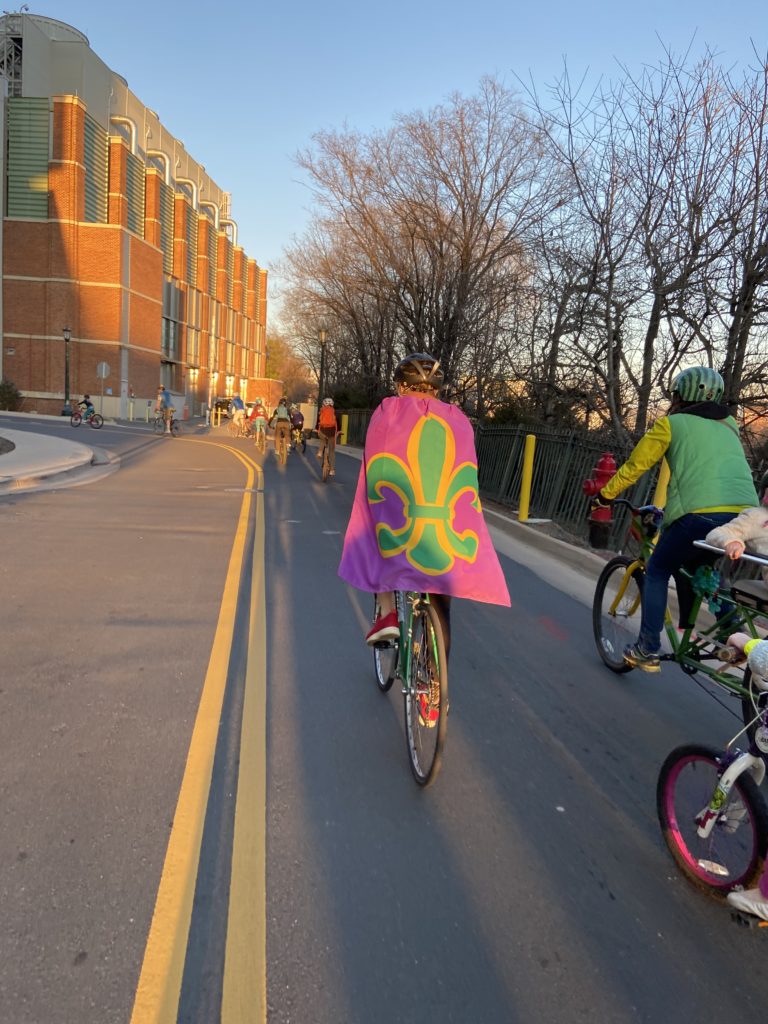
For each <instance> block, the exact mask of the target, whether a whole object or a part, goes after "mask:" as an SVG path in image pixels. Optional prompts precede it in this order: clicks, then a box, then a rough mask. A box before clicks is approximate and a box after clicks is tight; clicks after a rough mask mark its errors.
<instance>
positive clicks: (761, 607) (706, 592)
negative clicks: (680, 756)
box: [592, 498, 768, 740]
mask: <svg viewBox="0 0 768 1024" xmlns="http://www.w3.org/2000/svg"><path fill="white" fill-rule="evenodd" d="M614 506H625V507H626V508H628V509H629V511H630V515H631V523H630V527H629V536H630V537H631V538H633V539H634V540H635V541H636V542H637V543H638V544H639V551H638V553H637V555H635V556H634V557H633V556H631V555H628V554H618V555H616V556H615V557H614V558H612V559H611V560H610V561H609V562H607V563H606V565H605V567H604V568H603V570H602V572H601V573H600V576H599V577H598V580H597V584H596V586H595V596H594V600H593V604H592V628H593V633H594V638H595V643H596V645H597V650H598V653H599V655H600V657H601V658H602V660H603V662H604V663H605V664H606V665H607V666H608V668H610V669H611V670H612V671H613V672H616V673H625V672H629V671H631V670H632V666H631V665H629V664H627V662H625V661H624V655H623V652H624V648H625V647H626V646H627V644H629V643H632V642H633V641H634V640H636V638H637V636H638V633H639V630H640V614H641V611H642V598H643V582H644V575H645V566H646V563H647V561H648V558H649V557H650V555H651V553H652V551H653V547H654V542H655V538H656V535H657V533H658V530H659V527H660V525H661V519H662V515H663V513H662V511H661V509H658V508H656V507H655V506H654V505H645V506H642V507H640V508H636V507H635V506H634V505H633V504H632V503H631V502H629V501H627V500H626V499H624V498H617V499H616V501H615V502H614ZM694 546H695V547H696V548H698V549H700V550H701V554H702V562H703V563H705V564H702V565H699V566H698V567H696V568H693V567H692V568H690V569H683V570H682V575H683V576H685V577H687V578H688V580H689V581H690V584H691V587H692V589H693V607H692V610H691V614H690V617H689V622H688V623H687V624H686V625H684V626H682V627H681V628H676V627H675V625H674V623H673V619H672V615H671V613H670V610H669V607H668V608H667V612H666V616H665V622H664V629H665V632H666V636H667V639H668V641H669V646H670V651H668V652H663V651H662V652H661V653H660V655H659V658H660V660H661V661H662V662H664V661H674V662H676V663H677V664H678V665H679V666H680V668H681V669H682V670H683V672H685V673H687V674H688V675H690V676H697V675H700V676H702V677H704V678H706V679H707V680H709V681H710V682H711V683H714V684H715V686H716V687H717V688H719V689H720V690H723V691H725V692H726V693H727V694H728V695H729V696H731V697H733V698H735V699H736V700H737V701H738V702H739V704H740V714H741V719H742V721H743V724H744V726H745V728H746V729H747V731H748V733H749V734H750V740H751V739H752V735H753V733H754V730H755V728H756V727H757V724H758V719H759V717H760V715H761V714H764V713H765V708H764V702H765V695H764V693H763V691H762V690H760V689H759V688H758V687H756V685H755V684H754V681H753V679H752V673H751V670H750V668H749V666H748V665H747V667H746V668H745V669H742V668H741V667H740V665H738V664H729V660H730V658H731V657H732V653H733V652H731V650H730V649H729V648H728V646H727V644H726V639H727V637H728V635H729V634H730V633H733V632H736V631H737V630H740V631H742V632H745V633H748V634H749V635H750V636H752V637H758V636H759V635H760V634H759V632H758V624H759V623H760V620H761V619H762V620H763V628H764V629H765V628H768V585H767V584H766V583H764V582H763V581H762V580H750V579H738V580H734V579H730V574H729V570H730V568H731V564H732V563H730V560H729V559H727V558H725V557H724V552H723V551H722V550H721V549H720V548H714V547H712V546H711V545H709V544H706V543H705V542H704V541H695V542H694ZM718 558H722V559H723V564H724V568H723V570H722V571H721V572H718V571H717V570H716V569H715V568H714V566H713V564H712V563H713V562H716V561H717V559H718ZM741 561H748V562H755V563H758V564H760V565H768V562H767V561H766V560H764V559H761V558H758V557H757V556H755V555H749V554H744V555H742V558H741ZM707 607H709V609H711V610H713V611H714V610H716V611H717V618H714V617H712V616H710V617H709V618H707V617H706V616H705V615H703V614H701V613H702V611H703V609H704V608H707Z"/></svg>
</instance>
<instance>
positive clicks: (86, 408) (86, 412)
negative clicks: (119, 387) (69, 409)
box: [77, 395, 96, 420]
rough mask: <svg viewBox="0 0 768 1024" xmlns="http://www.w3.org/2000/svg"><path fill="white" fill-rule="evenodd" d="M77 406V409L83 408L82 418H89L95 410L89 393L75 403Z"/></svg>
mask: <svg viewBox="0 0 768 1024" xmlns="http://www.w3.org/2000/svg"><path fill="white" fill-rule="evenodd" d="M77 407H78V409H82V410H83V419H84V420H89V419H90V418H91V416H93V414H94V413H95V412H96V410H95V409H94V407H93V402H92V401H91V396H90V395H83V400H82V402H78V403H77Z"/></svg>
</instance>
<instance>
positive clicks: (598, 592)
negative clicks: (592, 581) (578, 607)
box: [592, 555, 644, 673]
mask: <svg viewBox="0 0 768 1024" xmlns="http://www.w3.org/2000/svg"><path fill="white" fill-rule="evenodd" d="M633 562H634V559H632V558H629V557H627V555H617V556H616V558H612V559H611V560H610V562H608V563H607V564H606V566H605V568H604V569H603V571H602V572H601V573H600V576H599V577H598V580H597V584H596V586H595V596H594V599H593V602H592V630H593V632H594V636H595V644H596V645H597V653H598V654H599V655H600V657H601V658H602V659H603V661H604V662H605V664H606V665H607V666H608V668H609V669H611V670H612V671H613V672H620V673H621V672H629V671H630V670H631V668H632V666H631V665H628V664H627V663H626V662H625V661H624V654H623V652H624V648H625V647H626V646H627V644H630V643H632V642H633V641H634V640H636V639H637V636H638V633H639V632H640V613H641V611H642V596H643V581H644V574H643V570H642V568H641V567H640V566H637V567H636V568H635V569H634V570H633V571H632V572H631V573H628V572H627V570H628V569H629V567H630V566H631V565H632V563H633Z"/></svg>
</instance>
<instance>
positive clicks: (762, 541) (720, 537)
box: [704, 496, 768, 583]
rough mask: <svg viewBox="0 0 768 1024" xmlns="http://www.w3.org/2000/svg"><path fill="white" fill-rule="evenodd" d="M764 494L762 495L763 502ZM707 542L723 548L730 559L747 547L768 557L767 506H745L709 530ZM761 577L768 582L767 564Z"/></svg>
mask: <svg viewBox="0 0 768 1024" xmlns="http://www.w3.org/2000/svg"><path fill="white" fill-rule="evenodd" d="M765 500H766V496H764V497H763V501H764V502H765ZM704 539H705V540H706V542H707V544H712V545H713V546H714V547H716V548H723V550H724V551H725V553H726V555H728V557H729V558H731V559H734V560H735V559H737V558H741V556H742V555H743V554H744V551H745V550H746V548H747V547H749V548H750V550H751V551H753V552H754V553H755V554H756V555H760V556H761V557H763V558H768V508H766V507H765V506H764V505H758V506H757V507H753V508H745V509H744V510H743V511H742V512H739V514H738V515H737V516H736V518H735V519H731V520H730V522H728V523H724V524H723V525H722V526H718V527H717V528H716V529H714V530H710V531H709V533H708V534H707V536H706V537H705V538H704ZM762 572H763V579H764V580H765V581H766V583H768V566H763V570H762Z"/></svg>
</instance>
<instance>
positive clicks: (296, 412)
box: [291, 405, 304, 451]
mask: <svg viewBox="0 0 768 1024" xmlns="http://www.w3.org/2000/svg"><path fill="white" fill-rule="evenodd" d="M303 429H304V413H303V412H302V411H301V409H300V408H299V407H298V405H292V406H291V430H292V431H295V432H296V433H294V439H293V443H292V444H291V448H292V449H293V451H296V445H297V444H298V443H299V442H300V441H301V432H302V430H303Z"/></svg>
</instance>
